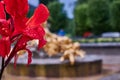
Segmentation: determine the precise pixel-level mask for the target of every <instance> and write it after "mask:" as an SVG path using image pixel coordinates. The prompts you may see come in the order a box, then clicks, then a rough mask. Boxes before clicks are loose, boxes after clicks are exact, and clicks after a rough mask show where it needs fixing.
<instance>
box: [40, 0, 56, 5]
mask: <svg viewBox="0 0 120 80" xmlns="http://www.w3.org/2000/svg"><path fill="white" fill-rule="evenodd" d="M53 1H58V0H39V2H40V3H43V4H45V5H48V4H49V3H50V2H53Z"/></svg>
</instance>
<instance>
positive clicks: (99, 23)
mask: <svg viewBox="0 0 120 80" xmlns="http://www.w3.org/2000/svg"><path fill="white" fill-rule="evenodd" d="M88 17H89V19H90V25H91V26H92V27H93V32H94V33H95V34H101V33H102V32H107V31H110V30H111V27H110V26H109V1H108V0H88Z"/></svg>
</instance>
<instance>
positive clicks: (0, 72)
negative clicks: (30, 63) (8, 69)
mask: <svg viewBox="0 0 120 80" xmlns="http://www.w3.org/2000/svg"><path fill="white" fill-rule="evenodd" d="M4 60H5V59H4V58H2V64H1V70H0V80H1V79H2V75H3V72H4V69H5V67H4Z"/></svg>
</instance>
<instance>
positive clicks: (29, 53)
mask: <svg viewBox="0 0 120 80" xmlns="http://www.w3.org/2000/svg"><path fill="white" fill-rule="evenodd" d="M26 51H27V52H28V64H27V65H29V64H30V63H31V62H32V52H31V51H30V50H29V49H26Z"/></svg>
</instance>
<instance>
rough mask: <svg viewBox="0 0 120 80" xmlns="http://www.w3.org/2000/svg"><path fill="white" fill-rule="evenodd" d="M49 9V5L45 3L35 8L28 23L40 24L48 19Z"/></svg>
mask: <svg viewBox="0 0 120 80" xmlns="http://www.w3.org/2000/svg"><path fill="white" fill-rule="evenodd" d="M48 16H49V11H48V9H47V7H46V6H45V5H43V4H40V5H39V6H38V8H37V9H36V10H35V12H34V14H33V16H32V17H31V18H30V20H29V21H28V22H27V23H26V24H27V25H40V24H41V23H43V22H44V21H46V20H47V19H48Z"/></svg>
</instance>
